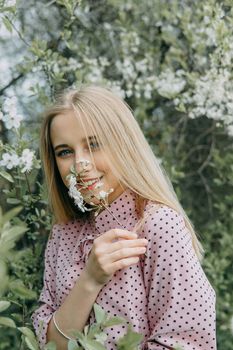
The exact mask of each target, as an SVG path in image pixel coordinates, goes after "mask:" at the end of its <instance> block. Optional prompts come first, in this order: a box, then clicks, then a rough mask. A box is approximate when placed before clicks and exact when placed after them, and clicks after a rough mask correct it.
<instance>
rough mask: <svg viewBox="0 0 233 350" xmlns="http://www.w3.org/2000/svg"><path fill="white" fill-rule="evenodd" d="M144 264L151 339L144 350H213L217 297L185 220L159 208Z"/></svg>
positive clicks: (150, 225)
mask: <svg viewBox="0 0 233 350" xmlns="http://www.w3.org/2000/svg"><path fill="white" fill-rule="evenodd" d="M143 235H144V236H145V237H146V238H147V239H148V240H149V243H148V246H147V253H146V256H145V258H144V261H143V262H142V268H143V274H144V284H145V289H146V294H147V315H148V322H149V337H148V338H147V339H146V341H145V343H144V346H143V350H146V349H148V350H166V349H173V348H174V347H175V346H177V345H180V346H182V347H183V349H184V350H211V349H213V350H216V339H215V292H214V290H213V289H212V287H211V285H210V284H209V282H208V280H207V278H206V276H205V274H204V272H203V270H202V267H201V265H200V263H199V260H198V259H197V257H196V254H195V252H194V249H193V247H192V240H191V234H190V232H189V230H188V229H187V227H186V226H185V222H184V219H183V217H182V216H181V215H180V214H178V213H177V212H176V211H174V210H173V209H171V208H169V207H166V206H163V207H161V208H159V209H158V210H157V211H155V212H154V213H153V214H152V215H150V216H149V217H148V218H147V221H146V222H145V226H144V230H143Z"/></svg>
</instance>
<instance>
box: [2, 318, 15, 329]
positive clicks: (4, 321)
mask: <svg viewBox="0 0 233 350" xmlns="http://www.w3.org/2000/svg"><path fill="white" fill-rule="evenodd" d="M0 325H1V326H6V327H11V328H16V325H15V322H14V321H13V320H12V319H11V318H9V317H0Z"/></svg>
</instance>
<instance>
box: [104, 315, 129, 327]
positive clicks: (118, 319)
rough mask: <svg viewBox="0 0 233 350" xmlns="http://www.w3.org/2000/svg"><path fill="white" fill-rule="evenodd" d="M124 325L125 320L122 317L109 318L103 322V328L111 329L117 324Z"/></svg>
mask: <svg viewBox="0 0 233 350" xmlns="http://www.w3.org/2000/svg"><path fill="white" fill-rule="evenodd" d="M122 323H123V324H124V323H126V320H125V319H124V318H122V317H117V316H115V317H111V318H109V319H108V320H107V321H105V322H104V327H112V326H116V325H119V324H122Z"/></svg>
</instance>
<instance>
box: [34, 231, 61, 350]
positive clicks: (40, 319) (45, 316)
mask: <svg viewBox="0 0 233 350" xmlns="http://www.w3.org/2000/svg"><path fill="white" fill-rule="evenodd" d="M55 241H56V238H54V237H53V234H52V237H51V238H50V239H49V240H48V242H47V246H46V250H45V270H44V285H43V289H42V291H41V294H40V297H39V302H40V303H42V305H41V306H40V307H39V308H38V309H37V310H36V311H35V312H34V313H33V315H32V322H33V326H34V329H35V332H36V335H37V338H38V341H39V345H40V349H43V348H44V346H45V344H46V333H47V328H48V324H49V321H50V319H51V317H52V315H53V313H54V311H55V310H56V302H55V294H56V286H55V276H56V260H57V252H56V249H55Z"/></svg>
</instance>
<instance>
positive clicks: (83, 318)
mask: <svg viewBox="0 0 233 350" xmlns="http://www.w3.org/2000/svg"><path fill="white" fill-rule="evenodd" d="M102 287H103V286H102V285H97V284H95V283H94V282H92V281H91V280H90V279H89V277H88V275H87V273H86V271H85V270H84V271H83V272H82V274H81V275H80V277H79V279H78V280H77V281H76V283H75V285H74V287H73V289H72V290H71V291H70V293H69V295H68V296H67V297H66V299H65V301H64V302H63V304H62V305H61V306H60V308H59V309H58V310H57V312H56V322H57V325H58V326H59V328H60V329H61V330H62V332H63V333H65V334H66V335H67V336H69V337H71V338H72V336H71V334H70V332H69V331H70V330H72V329H74V330H79V331H82V330H83V328H84V326H85V325H86V322H87V320H88V317H89V315H90V312H91V310H92V307H93V304H94V303H95V300H96V298H97V296H98V294H99V292H100V290H101V289H102ZM48 341H54V342H55V343H56V345H57V350H67V343H68V340H67V339H65V338H64V337H63V336H62V335H61V334H60V333H59V332H58V331H57V329H56V327H55V324H54V322H53V319H51V321H50V323H49V326H48V331H47V342H48Z"/></svg>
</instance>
